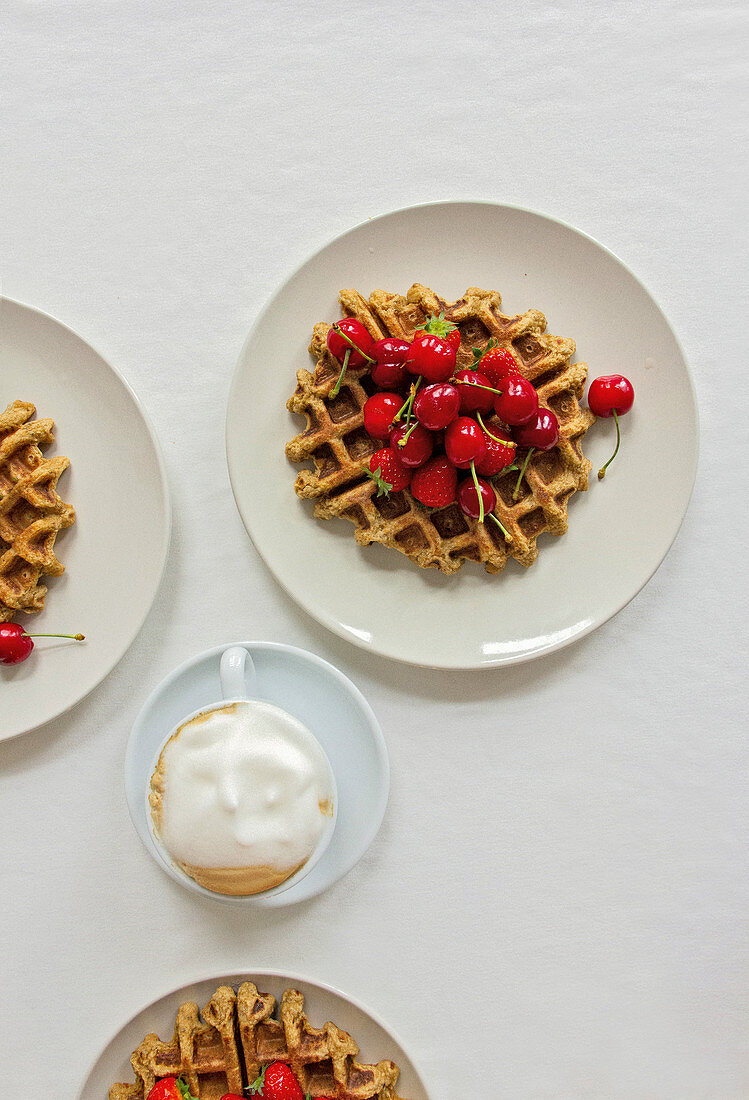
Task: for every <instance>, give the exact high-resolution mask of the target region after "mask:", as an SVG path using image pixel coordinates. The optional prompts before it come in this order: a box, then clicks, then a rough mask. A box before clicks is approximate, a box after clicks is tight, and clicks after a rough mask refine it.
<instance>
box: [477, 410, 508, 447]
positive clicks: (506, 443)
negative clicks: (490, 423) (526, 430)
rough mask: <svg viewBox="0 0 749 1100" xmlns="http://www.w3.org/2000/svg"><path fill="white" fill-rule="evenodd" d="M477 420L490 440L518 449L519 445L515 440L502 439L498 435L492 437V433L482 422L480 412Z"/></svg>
mask: <svg viewBox="0 0 749 1100" xmlns="http://www.w3.org/2000/svg"><path fill="white" fill-rule="evenodd" d="M476 419H477V420H478V422H479V424H480V425H481V427H482V428H483V430H484V431H485V432H486V434H487V435H488V436H489V438H490V439H493V440H494V442H495V443H504V445H505V447H517V443H516V442H515V440H514V439H500V437H499V436H498V435H492V433H491V432H490V431H489V429H488V428H487V426H486V424H485V423H484V421H483V420H482V418H481V413H480V412H478V411H477V412H476Z"/></svg>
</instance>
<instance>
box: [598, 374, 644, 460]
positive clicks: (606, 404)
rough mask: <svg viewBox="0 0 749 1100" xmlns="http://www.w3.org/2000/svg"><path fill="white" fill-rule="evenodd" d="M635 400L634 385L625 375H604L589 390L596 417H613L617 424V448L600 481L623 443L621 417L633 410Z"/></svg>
mask: <svg viewBox="0 0 749 1100" xmlns="http://www.w3.org/2000/svg"><path fill="white" fill-rule="evenodd" d="M634 399H635V390H634V386H633V385H632V383H631V382H630V381H629V379H628V378H625V377H624V375H623V374H603V375H601V377H600V378H594V379H593V381H592V382H591V383H590V389H589V390H588V405H589V406H590V409H591V412H594V413H595V415H596V416H603V417H609V416H613V418H614V423H615V424H616V447H614V453H613V454H612V456H611V458H610V459H609V460H608V462H606V463H604V465H603V466H602V467H601V469H600V470H599V471H598V478H599V480H603V478H604V477H605V474H606V467H607V466H609V465H610V464H611V463H612V462H613V461H614V459H615V458H616V455H617V452H618V450H619V444H620V442H621V431H620V430H619V417H620V416H624V414H625V413H628V412H629V410H630V409H631V408H632V404H633V402H634Z"/></svg>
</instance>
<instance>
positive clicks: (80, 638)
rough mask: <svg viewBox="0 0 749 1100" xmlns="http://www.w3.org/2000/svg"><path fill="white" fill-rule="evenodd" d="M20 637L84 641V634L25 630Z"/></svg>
mask: <svg viewBox="0 0 749 1100" xmlns="http://www.w3.org/2000/svg"><path fill="white" fill-rule="evenodd" d="M21 637H22V638H71V639H72V640H73V641H74V642H85V640H86V635H85V634H27V633H26V632H25V631H24V633H23V634H22V635H21Z"/></svg>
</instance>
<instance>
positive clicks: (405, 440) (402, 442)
mask: <svg viewBox="0 0 749 1100" xmlns="http://www.w3.org/2000/svg"><path fill="white" fill-rule="evenodd" d="M418 423H419V422H418V420H414V422H413V424H412V425H411V427H410V428H409V429H408V431H407V432H406V433H405V435H404V436H403V438H402V439H399V440H398V446H399V447H405V445H406V444H407V443H408V437H409V436H410V434H411V432H412V431H413V430H414V428H416V427H417V426H418Z"/></svg>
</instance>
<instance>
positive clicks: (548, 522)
mask: <svg viewBox="0 0 749 1100" xmlns="http://www.w3.org/2000/svg"><path fill="white" fill-rule="evenodd" d="M339 297H340V302H341V306H342V311H343V314H344V315H345V316H348V317H356V318H358V319H359V320H360V321H361V322H362V323H363V324H364V325H365V326H366V328H367V329H368V330H369V332H370V333H371V334H372V336H373V338H374V339H375V340H379V339H381V338H382V337H384V336H388V335H390V336H395V337H398V338H401V339H405V340H411V339H412V338H413V335H414V333H415V331H416V328H417V327H418V326H419V325H421V324H422V323H423V322H424V320H425V319H426V318H427V317H428V316H429V315H430V314H439V313H440V312H444V315H445V320H447V321H451V322H452V323H453V324H455V325H457V326H458V328H459V330H460V336H461V343H460V347H459V349H458V352H457V366H456V369H462V368H464V367H465V368H470V367H473V363H474V356H473V350H472V349H473V348H485V347H486V345H487V344H488V342H489V340H491V339H493V340H495V341H496V343H497V344H498V345H499V346H501V347H507V348H509V349H510V350H511V351H513V353H514V354H515V357H516V358H517V359H518V362H519V366H520V369H521V371H522V373H523V374H524V375H525V377H526V378H528V379H529V380H530V381H531V382H532V383H533V385H534V386H535V388H536V390H537V393H538V400H539V405H541V406H545V407H547V408H550V409H551V410H552V411H553V412H554V413H555V414H556V416H557V419H558V421H559V442H558V444H557V445H556V447H554V448H553V450H550V451H547V452H540V451H536V452H534V453H533V455H532V456H531V459H530V462H529V463H528V466H527V469H526V472H525V475H524V477H523V480H522V484H521V489H520V493H519V495H518V499H517V500H515V499H514V498H513V490H514V488H515V481H516V478H517V474H512V473H506V474H500V475H499V476H498V477H496V478H494V479H492V480H493V483H494V485H495V488H496V490H497V508H496V515H497V516H498V518H499V519H500V520H501V522H502V524H503V525H504V527H505V528H506V530H507V532H508V534H509V535H510V538H509V541H505V539H504V536H503V535H502V532H501V531H500V529H499V527H497V526H496V525H495V524H493V523H485V524H480V523H479V522H478V521H477V520H473V519H471V518H469V517H468V516H465V515H464V514H463V513H462V512H461V510H460V508H459V507H458V505H457V504H451V505H448V507H447V508H442V509H438V510H431V509H427V508H425V507H424V506H423V505H422V504H420V503H419V502H418V501H417V500H415V498H414V497H413V496H412V495H411V493H410V492H409V491H408V490H407V489H406V490H404V491H403V492H398V493H395V492H393V493H391V494H390V495H389V496H384V495H383V496H380V497H378V496H377V488H376V486H375V484H374V482H373V481H371V480H370V478H368V477H367V476H366V475H365V474H364V472H363V470H362V467H363V466H365V465H368V462H369V458H370V455H372V454H373V453H374V452H375V451H376V450H377V449H378V448H379V447H380V446H381V445H382V444H380V443H378V442H376V441H375V440H373V439H372V438H371V437H370V436H369V435H368V434H367V432H366V431H365V429H364V416H363V408H364V403H365V401H366V400H367V398H368V397H369V396H371V394H372V393H373V392H374V390H375V387H374V385H373V384H372V381H371V379H370V377H369V371H368V367H367V366H366V365H365V366H363V367H356V368H353V369H352V368H350V367H349V369H348V370H347V372H346V376H345V378H344V382H343V385H342V386H341V388H340V391H339V393H338V394H337V396H336V397H331V396H330V393H331V390H332V389H333V387H334V385H335V382H336V379H337V377H338V373H339V371H340V364H339V363H338V362H337V360H336V359H335V358H334V357H333V356H332V355H331V354H330V352H329V351H328V350H327V345H326V340H327V334H328V330H329V328H330V325H329V324H327V323H326V322H319V323H318V324H316V325H315V326H314V334H313V337H312V342H311V344H310V349H309V350H310V353H311V354H312V355H313V356H314V357H315V359H316V360H317V363H316V366H315V369H314V371H312V372H310V371H308V370H300V371H298V372H297V387H296V391H295V392H294V394H293V395H292V396H291V398H290V399H289V401H288V402H287V407H288V408H289V410H290V411H291V412H293V413H297V414H298V415H300V416H303V417H304V418H305V421H306V425H305V428H304V430H303V431H302V432H301V433H300V434H299V435H297V436H295V437H294V439H292V440H291V441H290V442H289V443H288V444H287V445H286V455H287V457H288V458H289V459H291V461H292V462H307V463H308V464H311V468H308V469H305V470H302V471H301V472H300V473H299V474H298V476H297V478H296V482H295V485H294V488H295V490H296V493H297V495H298V496H300V497H302V498H303V499H310V500H312V501H314V509H313V511H314V515H315V516H317V517H318V518H320V519H331V518H333V517H336V516H339V517H343V518H344V519H348V520H351V521H352V522H353V523H354V525H355V527H356V532H355V535H356V540H357V542H358V543H360V544H361V545H362V546H367V545H369V544H370V543H372V542H380V543H382V544H383V545H385V546H389V547H391V548H393V549H395V550H399V551H401V553H404V554H406V555H407V556H408V557H409V558H410V559H411V560H412V561H413V562H415V563H416V564H417V565H419V566H421V567H422V568H436V569H439V570H441V572H443V573H456V572H457V571H458V570H459V569H460V568H461V567H462V565H463V563H464V562H465V561H467V560H472V561H476V562H480V563H482V564H483V565H484V567H485V569H486V570H487V572H489V573H498V572H500V571H501V570H502V569H504V567H505V565H506V564H507V561H508V558H510V557H513V558H515V559H516V560H517V561H518V562H520V564H521V565H524V566H529V565H532V564H533V562H534V561H535V560H536V557H537V556H538V545H537V540H538V536H539V535H540V534H542V533H543V532H545V531H548V532H549V533H550V534H553V535H561V534H563V533H564V532H565V531H566V530H567V502H568V500H569V498H570V497H571V496H572V494H573V493H574V492H575V491H576V490H578V489H587V488H588V473H589V471H590V462H588V460H587V459H586V458H585V457H584V456H583V453H582V449H581V441H582V437H583V436H584V434H585V432H586V431H587V430H588V428H589V427H590V425H591V424H592V423H593V421H594V419H595V418H594V416H593V414H592V413H591V412H590V410H589V409H587V408H583V407H582V406H581V405H580V398H581V396H582V391H583V386H584V384H585V379H586V376H587V365H586V364H585V363H572V362H571V359H572V356H573V355H574V353H575V343H574V341H573V340H569V339H564V338H562V337H560V336H553V335H551V334H550V333H547V332H546V318H545V317H544V315H543V314H542V313H540V312H539V311H538V310H533V309H531V310H528V311H527V312H526V313H523V314H522V315H517V316H508V315H506V314H504V313H502V312H501V309H500V307H501V304H502V303H501V298H500V296H499V294H498V293H497V292H496V291H491V290H480V289H479V288H478V287H469V288H468V290H466V292H465V294H464V296H463V297H462V298H459V299H458V300H457V301H456V302H447V301H445V300H444V299H442V298H440V297H438V295H436V294H435V293H434V291H432V290H430V289H429V288H428V287H425V286H421V285H420V284H419V283H416V284H414V286H412V287H411V289H410V290H409V291H408V294H407V296H406V297H405V298H404V297H403V296H402V295H399V294H390V293H388V292H386V291H383V290H375V291H374V292H373V293H372V294H371V295H370V297H369V300H368V301H367V300H366V299H365V298H363V297H362V295H361V294H359V293H358V292H357V291H355V290H342V291H341V292H340V296H339ZM524 456H525V452H524V451H522V450H520V451H519V454H518V461H519V462H522V460H523V458H524Z"/></svg>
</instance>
